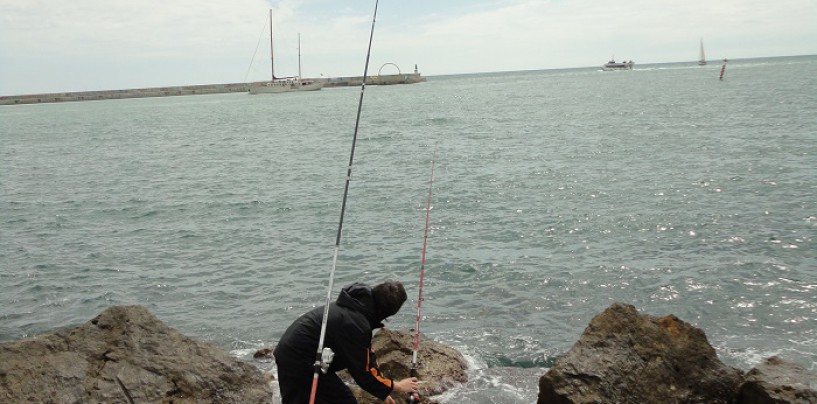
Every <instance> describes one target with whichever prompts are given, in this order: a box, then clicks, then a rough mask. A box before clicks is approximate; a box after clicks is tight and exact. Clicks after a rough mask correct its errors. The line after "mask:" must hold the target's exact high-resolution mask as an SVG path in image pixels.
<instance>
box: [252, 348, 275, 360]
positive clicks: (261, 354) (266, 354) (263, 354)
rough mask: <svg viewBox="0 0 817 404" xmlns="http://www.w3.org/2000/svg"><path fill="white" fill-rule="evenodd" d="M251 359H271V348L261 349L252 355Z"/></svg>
mask: <svg viewBox="0 0 817 404" xmlns="http://www.w3.org/2000/svg"><path fill="white" fill-rule="evenodd" d="M252 357H253V358H255V359H258V358H267V359H269V358H272V357H273V356H272V348H261V349H259V350H257V351H255V353H254V354H252Z"/></svg>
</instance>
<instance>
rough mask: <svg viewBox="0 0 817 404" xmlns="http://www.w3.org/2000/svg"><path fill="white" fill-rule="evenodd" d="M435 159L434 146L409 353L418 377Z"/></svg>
mask: <svg viewBox="0 0 817 404" xmlns="http://www.w3.org/2000/svg"><path fill="white" fill-rule="evenodd" d="M436 159H437V147H436V146H435V147H434V155H433V156H432V157H431V179H429V180H428V198H427V199H426V227H425V232H424V234H423V253H422V255H421V257H422V258H421V259H420V288H419V292H417V324H416V325H415V327H414V351H413V352H412V354H411V371H410V376H411V377H419V374H418V373H417V367H418V361H417V352H418V351H419V350H420V315H421V308H422V302H423V280H424V278H425V271H426V247H427V246H428V223H429V219H430V218H431V189H432V186H433V185H434V162H435V161H436ZM408 401H409V403H412V404H413V403H419V402H420V395H419V394H417V393H409V396H408Z"/></svg>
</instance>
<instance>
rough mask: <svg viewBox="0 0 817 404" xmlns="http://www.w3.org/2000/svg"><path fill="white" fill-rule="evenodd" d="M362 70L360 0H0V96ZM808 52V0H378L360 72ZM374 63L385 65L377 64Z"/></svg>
mask: <svg viewBox="0 0 817 404" xmlns="http://www.w3.org/2000/svg"><path fill="white" fill-rule="evenodd" d="M269 9H273V10H274V30H275V53H276V62H275V70H276V74H277V75H295V74H297V73H298V34H299V33H300V35H301V60H302V73H303V76H305V77H319V76H321V75H323V76H332V77H336V76H359V75H361V74H362V73H363V65H364V62H365V58H366V46H367V44H368V35H369V29H370V28H371V18H372V12H373V9H374V0H207V1H194V0H127V1H126V0H71V1H47V0H0V95H16V94H32V93H45V92H62V91H86V90H108V89H125V88H139V87H161V86H172V85H189V84H214V83H237V82H244V81H258V80H266V79H269V76H270V72H269V71H270V67H269V66H270V60H269V28H268V25H266V24H268V18H269ZM701 38H703V41H704V46H705V48H706V54H707V58H708V59H710V60H713V61H715V60H720V59H722V58H724V57H728V58H746V57H762V56H789V55H806V54H817V0H776V1H771V2H770V1H768V0H685V1H679V0H619V1H601V0H496V1H487V0H410V1H409V0H381V1H380V5H379V9H378V17H377V23H376V27H375V36H374V43H373V48H372V56H371V66H370V73H371V74H376V73H377V72H378V70H379V69H380V68H381V66H383V74H388V73H396V72H397V68H395V67H394V66H393V65H385V64H386V63H393V64H395V65H397V66H398V67H399V69H400V70H401V71H402V72H407V71H412V70H414V65H415V64H417V65H418V67H419V69H420V72H421V73H422V74H423V75H425V76H433V75H442V74H457V73H476V72H492V71H510V70H537V69H552V68H563V67H584V66H598V65H601V64H603V63H604V62H606V61H607V60H608V59H610V58H611V57H612V56H615V58H616V59H632V60H634V61H635V62H636V67H638V64H639V63H642V64H643V63H660V62H680V61H693V60H696V59H697V57H698V42H699V40H700V39H701ZM384 65H385V66H384Z"/></svg>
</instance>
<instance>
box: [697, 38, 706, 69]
mask: <svg viewBox="0 0 817 404" xmlns="http://www.w3.org/2000/svg"><path fill="white" fill-rule="evenodd" d="M705 65H706V56H705V55H704V40H703V38H701V51H700V53H699V54H698V66H705Z"/></svg>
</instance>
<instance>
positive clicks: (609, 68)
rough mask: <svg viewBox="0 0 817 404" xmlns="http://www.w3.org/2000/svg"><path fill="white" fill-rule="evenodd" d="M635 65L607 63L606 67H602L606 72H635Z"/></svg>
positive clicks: (631, 63) (630, 63)
mask: <svg viewBox="0 0 817 404" xmlns="http://www.w3.org/2000/svg"><path fill="white" fill-rule="evenodd" d="M634 65H635V63H633V62H623V63H613V62H610V63H605V64H604V66H602V67H601V69H602V70H604V71H612V70H633V66H634Z"/></svg>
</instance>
